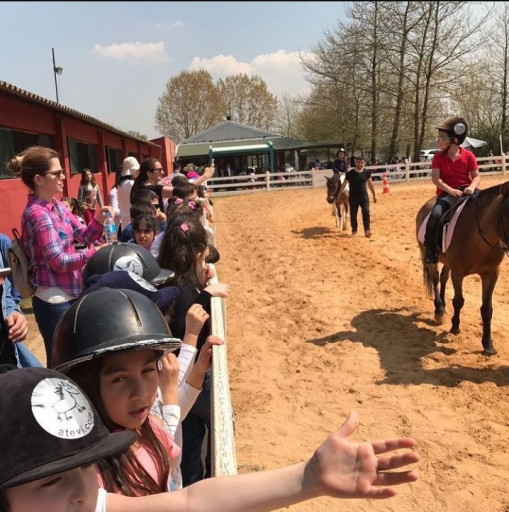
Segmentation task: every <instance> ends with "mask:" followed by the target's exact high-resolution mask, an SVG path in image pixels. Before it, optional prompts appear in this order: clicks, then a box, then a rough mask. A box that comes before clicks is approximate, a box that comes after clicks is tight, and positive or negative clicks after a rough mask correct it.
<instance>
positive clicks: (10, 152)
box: [0, 128, 53, 179]
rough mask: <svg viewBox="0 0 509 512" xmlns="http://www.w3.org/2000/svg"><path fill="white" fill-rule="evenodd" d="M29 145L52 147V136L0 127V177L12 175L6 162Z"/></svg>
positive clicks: (6, 177) (4, 177)
mask: <svg viewBox="0 0 509 512" xmlns="http://www.w3.org/2000/svg"><path fill="white" fill-rule="evenodd" d="M30 146H44V147H47V148H53V137H52V136H51V135H46V134H39V133H29V132H18V131H16V130H9V129H8V128H0V179H8V178H12V177H13V176H12V174H11V172H10V171H8V170H7V166H6V162H8V161H9V160H10V159H11V158H12V157H13V156H14V155H17V154H18V153H21V151H23V150H24V149H26V148H28V147H30Z"/></svg>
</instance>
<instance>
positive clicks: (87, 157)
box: [67, 137, 97, 174]
mask: <svg viewBox="0 0 509 512" xmlns="http://www.w3.org/2000/svg"><path fill="white" fill-rule="evenodd" d="M67 145H68V147H69V160H70V162H71V174H79V173H81V171H82V170H83V169H90V170H91V171H92V172H97V148H96V145H95V144H87V143H86V142H78V141H77V140H74V139H71V137H67Z"/></svg>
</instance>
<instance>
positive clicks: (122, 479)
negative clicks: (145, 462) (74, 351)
mask: <svg viewBox="0 0 509 512" xmlns="http://www.w3.org/2000/svg"><path fill="white" fill-rule="evenodd" d="M103 365H104V357H98V358H95V359H92V360H91V361H87V362H85V363H82V364H78V365H76V366H74V367H73V368H71V370H70V372H69V377H70V378H71V379H72V380H74V381H75V382H76V383H77V384H78V385H79V386H80V387H81V388H82V389H83V391H84V392H85V394H86V395H87V396H88V398H89V399H90V401H91V402H92V404H93V405H95V407H96V409H97V412H98V413H99V416H100V417H101V419H102V421H103V423H104V424H105V425H106V428H107V429H108V430H109V431H110V432H114V431H115V430H116V429H118V428H123V427H122V426H120V425H116V424H115V423H113V422H112V421H111V419H110V417H109V416H108V414H107V413H106V409H105V408H104V404H103V401H102V399H101V390H100V374H101V370H102V368H103ZM138 434H139V436H138V441H139V442H140V443H141V444H142V445H143V446H144V447H145V448H146V449H147V451H148V452H149V453H150V454H151V456H152V459H153V462H154V464H155V465H156V467H157V474H159V475H161V480H160V481H159V482H156V481H155V480H154V479H153V478H152V477H151V476H150V474H149V473H148V472H147V471H146V470H145V468H144V467H143V466H142V464H141V463H140V461H139V460H138V458H137V457H136V454H135V452H134V451H133V449H132V448H129V450H128V451H127V452H125V453H124V454H123V455H121V456H117V457H108V458H106V459H103V460H101V461H99V462H98V464H97V465H98V467H99V470H100V471H101V476H102V478H103V481H104V487H105V489H106V490H107V491H109V492H116V491H117V489H120V491H121V493H122V494H124V495H125V496H144V495H150V494H158V493H160V492H166V491H167V490H168V478H169V476H170V463H169V461H168V453H167V451H166V449H165V447H164V446H163V445H162V443H161V441H159V439H158V438H157V436H156V435H155V433H154V431H153V430H152V427H151V426H150V422H149V420H148V419H147V420H146V421H145V422H144V423H143V424H142V425H141V427H140V429H139V432H138Z"/></svg>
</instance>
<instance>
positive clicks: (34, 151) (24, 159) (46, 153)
mask: <svg viewBox="0 0 509 512" xmlns="http://www.w3.org/2000/svg"><path fill="white" fill-rule="evenodd" d="M53 158H60V155H59V154H58V153H57V152H56V151H55V150H54V149H51V148H46V147H44V146H30V147H29V148H27V149H25V150H24V151H22V152H21V153H19V154H18V155H16V156H14V157H13V158H11V159H10V160H9V161H8V162H7V164H6V166H7V169H8V170H9V171H11V172H12V173H13V174H15V175H18V176H21V180H22V181H23V183H24V184H25V185H26V186H27V187H28V188H29V189H30V190H35V185H34V178H35V176H36V175H37V174H39V175H40V176H43V175H44V174H46V172H48V170H49V168H50V160H51V159H53Z"/></svg>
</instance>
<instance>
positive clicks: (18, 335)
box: [0, 233, 42, 367]
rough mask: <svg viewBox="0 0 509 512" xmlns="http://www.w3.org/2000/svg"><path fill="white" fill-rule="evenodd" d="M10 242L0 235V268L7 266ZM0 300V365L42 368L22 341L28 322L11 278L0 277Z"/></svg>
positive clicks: (6, 237) (7, 238) (26, 331)
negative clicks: (0, 310)
mask: <svg viewBox="0 0 509 512" xmlns="http://www.w3.org/2000/svg"><path fill="white" fill-rule="evenodd" d="M10 246H11V240H10V238H9V237H8V236H6V235H4V234H3V233H0V267H1V268H5V267H8V266H9V254H8V249H9V247H10ZM0 299H1V306H2V314H0V364H4V363H8V364H13V365H17V366H19V367H24V366H42V364H41V363H40V362H39V360H38V359H37V358H36V357H35V356H34V355H33V354H32V352H30V350H29V349H28V347H27V346H25V345H24V344H23V340H24V339H25V338H26V335H27V333H28V321H27V319H26V317H25V315H24V314H23V312H22V311H21V309H20V307H19V304H20V302H21V295H20V294H19V292H18V290H17V288H16V287H15V286H14V283H13V282H12V276H10V275H9V276H7V277H0Z"/></svg>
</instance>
